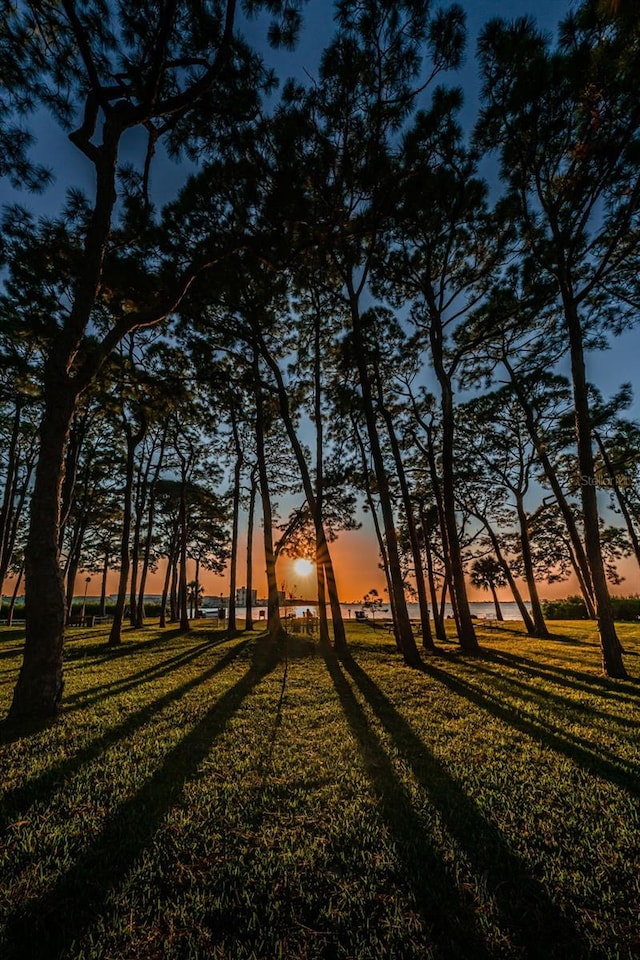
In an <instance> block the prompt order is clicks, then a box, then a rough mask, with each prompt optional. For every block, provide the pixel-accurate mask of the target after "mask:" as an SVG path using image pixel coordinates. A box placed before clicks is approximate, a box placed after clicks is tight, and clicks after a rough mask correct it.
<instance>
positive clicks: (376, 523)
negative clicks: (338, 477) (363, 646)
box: [351, 414, 402, 653]
mask: <svg viewBox="0 0 640 960" xmlns="http://www.w3.org/2000/svg"><path fill="white" fill-rule="evenodd" d="M351 426H352V429H353V436H354V438H355V440H356V444H357V446H358V450H359V451H360V462H361V464H362V480H363V486H364V492H365V497H366V500H367V506H368V507H369V512H370V514H371V519H372V520H373V528H374V530H375V533H376V539H377V541H378V550H379V551H380V558H381V560H382V570H383V572H384V577H385V581H386V584H387V595H388V597H389V604H390V606H391V616H392V622H393V637H394V640H395V643H396V647H397V648H398V653H402V647H401V645H400V638H399V636H398V630H397V628H396V618H395V616H394V615H393V593H392V590H391V578H390V574H389V560H388V557H387V548H386V545H385V542H384V534H383V532H382V527H381V526H380V520H379V518H378V508H377V505H376V502H375V499H374V496H373V490H372V489H371V482H370V480H369V470H368V467H367V452H366V450H365V447H364V443H363V441H362V437H361V436H360V431H359V430H358V424H357V423H356V420H355V417H354V416H353V414H352V415H351Z"/></svg>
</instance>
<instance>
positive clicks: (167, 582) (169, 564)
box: [160, 535, 175, 627]
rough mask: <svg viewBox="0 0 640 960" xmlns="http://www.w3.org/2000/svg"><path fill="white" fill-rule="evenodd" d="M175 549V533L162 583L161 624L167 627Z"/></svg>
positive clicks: (170, 544)
mask: <svg viewBox="0 0 640 960" xmlns="http://www.w3.org/2000/svg"><path fill="white" fill-rule="evenodd" d="M174 550H175V535H172V537H171V541H170V543H169V550H168V552H167V569H166V570H165V573H164V582H163V584H162V599H161V601H160V626H161V627H166V625H167V599H168V597H169V589H170V583H171V572H172V570H173V562H172V557H173V553H174Z"/></svg>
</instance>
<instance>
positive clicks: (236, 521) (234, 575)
mask: <svg viewBox="0 0 640 960" xmlns="http://www.w3.org/2000/svg"><path fill="white" fill-rule="evenodd" d="M231 429H232V433H233V445H234V448H235V452H236V462H235V464H234V468H233V510H232V521H231V557H230V560H229V622H228V628H229V636H230V637H233V636H235V634H236V633H237V626H236V585H237V579H238V530H239V526H240V496H241V483H242V468H243V466H244V453H243V451H242V444H241V443H240V436H239V434H238V424H237V422H236V416H235V411H234V410H233V409H231Z"/></svg>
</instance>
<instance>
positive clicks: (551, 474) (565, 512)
mask: <svg viewBox="0 0 640 960" xmlns="http://www.w3.org/2000/svg"><path fill="white" fill-rule="evenodd" d="M502 364H503V366H504V368H505V370H506V371H507V373H508V374H509V378H510V380H511V383H512V385H513V387H514V388H515V391H516V395H517V397H518V403H519V404H520V406H521V408H522V411H523V413H524V418H525V424H526V426H527V430H528V432H529V436H530V437H531V440H532V442H533V445H534V447H535V449H536V453H537V455H538V459H539V461H540V464H541V466H542V469H543V470H544V475H545V478H546V480H547V482H548V484H549V486H550V487H551V490H552V492H553V495H554V497H555V498H556V503H557V504H558V508H559V510H560V513H561V514H562V516H563V519H564V522H565V524H566V527H567V533H568V534H569V539H570V540H571V546H572V548H573V554H574V557H575V560H576V564H577V566H578V567H579V568H580V574H579V576H578V581H579V583H580V587H581V590H582V594H583V596H584V598H585V602H586V603H587V607H589V606H590V607H591V608H592V609H593V615H594V617H595V608H594V607H593V599H592V598H593V585H592V582H591V573H590V570H589V562H588V560H587V555H586V553H585V549H584V546H583V544H582V540H581V538H580V533H579V531H578V527H577V526H576V522H575V519H574V516H573V512H572V510H571V507H570V505H569V503H568V501H567V498H566V497H565V495H564V491H563V489H562V485H561V484H560V481H559V479H558V475H557V472H556V470H555V468H554V466H553V464H552V463H551V460H550V458H549V455H548V454H547V450H546V445H545V443H544V441H543V440H542V439H541V437H540V436H539V434H538V430H537V428H536V422H535V417H534V414H533V409H532V407H531V404H530V403H529V400H528V398H527V395H526V393H525V391H524V389H523V387H522V384H521V382H520V380H519V378H518V375H517V373H516V371H515V370H514V369H513V367H512V366H511V364H510V363H509V361H508V359H507V358H506V357H505V356H503V357H502Z"/></svg>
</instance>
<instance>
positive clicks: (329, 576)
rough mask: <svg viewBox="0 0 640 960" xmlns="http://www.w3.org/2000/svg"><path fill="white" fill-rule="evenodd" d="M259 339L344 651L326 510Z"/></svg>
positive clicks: (336, 644)
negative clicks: (318, 497)
mask: <svg viewBox="0 0 640 960" xmlns="http://www.w3.org/2000/svg"><path fill="white" fill-rule="evenodd" d="M259 343H260V347H261V352H262V355H263V357H264V359H265V361H266V362H267V364H268V366H269V369H270V370H271V371H272V373H273V375H274V377H275V381H276V386H277V390H278V403H279V408H280V416H281V418H282V422H283V424H284V428H285V430H286V432H287V436H288V437H289V442H290V443H291V448H292V450H293V452H294V455H295V458H296V462H297V464H298V469H299V470H300V477H301V480H302V486H303V489H304V495H305V497H306V500H307V506H308V507H309V512H310V513H311V516H312V518H313V522H314V528H315V533H316V543H317V550H318V554H319V557H320V562H321V563H322V566H323V567H324V570H325V577H326V583H327V591H328V594H329V603H330V605H331V616H332V620H333V644H334V647H335V649H336V650H339V651H344V650H346V647H347V637H346V633H345V629H344V622H343V620H342V610H341V609H340V600H339V596H338V589H337V584H336V578H335V571H334V568H333V561H332V559H331V552H330V550H329V544H328V542H327V537H326V534H325V530H324V524H323V522H322V514H321V510H320V508H319V505H318V500H317V496H316V491H315V490H314V489H313V483H312V482H311V475H310V473H309V466H308V464H307V461H306V458H305V455H304V451H303V449H302V445H301V443H300V440H299V439H298V435H297V433H296V430H295V427H294V425H293V420H292V417H291V410H290V406H289V396H288V394H287V390H286V387H285V385H284V381H283V379H282V374H281V372H280V368H279V366H278V364H277V362H276V361H275V360H274V358H273V357H272V356H271V354H270V352H269V350H268V349H267V347H266V345H265V343H264V341H263V340H262V338H261V337H260V338H259Z"/></svg>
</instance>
